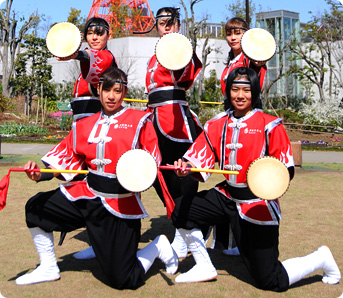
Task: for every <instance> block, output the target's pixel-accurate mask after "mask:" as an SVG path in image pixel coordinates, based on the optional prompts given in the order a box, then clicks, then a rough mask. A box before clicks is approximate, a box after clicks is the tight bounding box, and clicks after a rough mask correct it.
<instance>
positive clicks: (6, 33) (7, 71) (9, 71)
mask: <svg viewBox="0 0 343 298" xmlns="http://www.w3.org/2000/svg"><path fill="white" fill-rule="evenodd" d="M12 3H13V0H6V7H5V8H4V9H0V60H1V62H2V93H3V95H4V96H5V97H9V96H10V95H11V92H12V87H11V85H10V80H11V77H12V76H13V73H14V61H15V57H16V54H17V51H18V49H19V45H20V43H21V41H22V39H23V37H24V35H25V34H26V32H27V31H28V30H29V29H30V28H32V26H33V25H34V23H35V22H37V20H38V18H39V17H38V16H37V15H35V14H33V13H32V14H31V15H30V16H29V18H28V20H27V21H26V20H25V19H24V18H22V19H20V21H22V22H24V23H23V25H22V26H21V28H17V26H18V20H17V18H16V13H15V11H12ZM18 29H19V30H18Z"/></svg>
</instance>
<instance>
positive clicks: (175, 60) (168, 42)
mask: <svg viewBox="0 0 343 298" xmlns="http://www.w3.org/2000/svg"><path fill="white" fill-rule="evenodd" d="M155 54H156V58H157V61H158V62H159V63H160V64H161V65H162V66H163V67H165V68H167V69H169V70H179V69H182V68H184V67H186V66H187V65H188V63H189V62H190V61H191V60H192V57H193V48H192V44H191V42H190V41H189V40H188V39H187V37H185V36H184V35H182V34H179V33H169V34H166V35H164V36H162V37H161V38H160V39H159V41H158V42H157V43H156V47H155Z"/></svg>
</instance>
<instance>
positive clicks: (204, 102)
mask: <svg viewBox="0 0 343 298" xmlns="http://www.w3.org/2000/svg"><path fill="white" fill-rule="evenodd" d="M199 103H202V104H211V105H222V104H224V103H223V102H218V101H199Z"/></svg>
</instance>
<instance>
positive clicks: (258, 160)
mask: <svg viewBox="0 0 343 298" xmlns="http://www.w3.org/2000/svg"><path fill="white" fill-rule="evenodd" d="M268 159H269V160H276V161H278V162H279V163H281V164H283V165H284V167H285V168H286V170H287V172H288V169H287V166H286V165H285V164H284V163H283V162H282V161H281V160H280V159H278V158H276V157H274V156H261V157H259V158H257V159H255V160H254V161H253V162H252V163H251V164H250V165H249V167H248V170H247V173H246V181H247V185H248V187H249V189H250V190H251V188H250V186H249V183H248V174H249V170H250V169H251V167H252V166H253V165H254V164H256V163H258V162H260V161H261V160H268ZM287 177H288V183H287V187H286V189H285V190H284V192H283V193H282V194H281V195H280V196H278V197H277V198H274V199H263V198H260V199H261V200H266V201H274V200H277V199H280V198H281V197H282V196H284V195H285V193H286V192H287V190H288V189H289V186H290V183H291V181H290V177H289V175H288V176H287ZM251 192H252V193H253V194H254V195H256V194H255V193H254V192H253V191H252V190H251ZM256 197H258V196H257V195H256Z"/></svg>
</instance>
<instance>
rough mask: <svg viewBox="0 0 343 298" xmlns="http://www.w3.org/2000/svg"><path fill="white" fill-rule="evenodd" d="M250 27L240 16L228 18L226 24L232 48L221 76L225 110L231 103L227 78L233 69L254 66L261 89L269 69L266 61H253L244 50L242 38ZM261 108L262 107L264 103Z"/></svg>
mask: <svg viewBox="0 0 343 298" xmlns="http://www.w3.org/2000/svg"><path fill="white" fill-rule="evenodd" d="M248 29H249V24H248V23H247V22H246V21H245V20H243V19H242V18H238V17H235V18H232V19H230V20H228V21H227V23H226V24H225V32H226V41H227V43H228V45H229V47H230V48H231V49H230V52H229V55H228V61H227V63H226V67H225V68H224V71H223V73H222V76H221V87H222V92H223V95H224V104H225V110H227V106H228V105H230V103H229V102H227V101H226V100H225V98H226V96H225V86H226V80H227V77H228V75H229V73H230V72H231V71H232V70H233V69H235V68H237V67H249V68H252V69H253V70H255V71H256V73H257V75H258V77H259V80H260V86H261V90H262V88H263V83H264V78H265V75H266V71H267V67H266V65H265V62H256V61H252V60H250V59H249V58H247V57H246V56H245V55H244V53H243V52H242V48H241V38H242V36H243V34H244V32H245V31H247V30H248ZM260 108H262V105H261V107H260Z"/></svg>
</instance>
